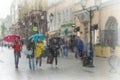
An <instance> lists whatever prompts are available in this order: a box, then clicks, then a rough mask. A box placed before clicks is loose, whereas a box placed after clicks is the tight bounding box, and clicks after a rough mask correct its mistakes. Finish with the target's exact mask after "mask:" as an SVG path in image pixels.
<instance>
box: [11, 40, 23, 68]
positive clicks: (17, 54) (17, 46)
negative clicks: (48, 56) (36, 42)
mask: <svg viewBox="0 0 120 80" xmlns="http://www.w3.org/2000/svg"><path fill="white" fill-rule="evenodd" d="M12 47H13V49H14V59H15V68H16V69H17V68H18V64H19V57H20V50H21V45H20V44H19V41H18V40H15V42H14V44H13V46H12Z"/></svg>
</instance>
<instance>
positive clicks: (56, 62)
mask: <svg viewBox="0 0 120 80" xmlns="http://www.w3.org/2000/svg"><path fill="white" fill-rule="evenodd" d="M54 58H55V65H57V64H58V61H57V57H54Z"/></svg>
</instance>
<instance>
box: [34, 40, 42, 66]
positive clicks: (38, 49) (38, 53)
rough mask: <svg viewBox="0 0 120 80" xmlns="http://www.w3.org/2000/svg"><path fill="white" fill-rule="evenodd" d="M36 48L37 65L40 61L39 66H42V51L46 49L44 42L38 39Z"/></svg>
mask: <svg viewBox="0 0 120 80" xmlns="http://www.w3.org/2000/svg"><path fill="white" fill-rule="evenodd" d="M35 47H36V50H35V57H36V65H38V62H39V66H41V63H42V56H41V55H42V51H43V49H44V43H43V42H42V41H41V40H40V39H38V41H37V43H36V44H35Z"/></svg>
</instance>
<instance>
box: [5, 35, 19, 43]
mask: <svg viewBox="0 0 120 80" xmlns="http://www.w3.org/2000/svg"><path fill="white" fill-rule="evenodd" d="M15 39H18V40H20V36H19V35H16V34H13V35H7V36H5V37H4V38H3V40H4V41H6V42H14V41H15Z"/></svg>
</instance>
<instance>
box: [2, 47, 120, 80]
mask: <svg viewBox="0 0 120 80" xmlns="http://www.w3.org/2000/svg"><path fill="white" fill-rule="evenodd" d="M107 60H108V59H107V58H99V57H95V59H94V65H95V67H94V68H87V67H83V66H82V62H81V61H80V60H78V59H75V58H74V55H73V54H72V53H70V54H69V57H68V58H62V57H60V58H59V65H58V67H57V68H56V67H55V66H54V65H53V66H51V65H49V64H46V58H43V64H42V67H40V68H38V67H37V68H36V70H35V71H33V70H30V69H29V67H28V59H27V58H26V56H25V54H24V53H22V57H21V58H20V63H19V68H18V69H15V65H14V56H13V50H12V49H8V48H3V49H2V50H1V48H0V80H120V72H119V71H118V70H116V71H110V69H111V68H110V66H109V64H108V61H107ZM113 63H114V62H113ZM119 68H120V67H119ZM116 69H117V68H116Z"/></svg>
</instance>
